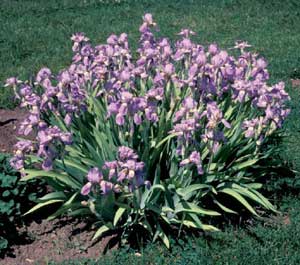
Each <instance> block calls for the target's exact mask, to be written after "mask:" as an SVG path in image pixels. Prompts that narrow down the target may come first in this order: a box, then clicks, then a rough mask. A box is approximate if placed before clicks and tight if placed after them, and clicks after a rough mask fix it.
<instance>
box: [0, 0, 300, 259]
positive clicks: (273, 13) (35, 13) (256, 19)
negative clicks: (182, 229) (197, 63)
mask: <svg viewBox="0 0 300 265" xmlns="http://www.w3.org/2000/svg"><path fill="white" fill-rule="evenodd" d="M103 2H105V3H103ZM146 12H150V13H152V14H153V16H154V19H155V20H156V22H157V23H158V25H159V29H160V31H159V32H157V35H160V36H167V37H169V38H171V39H173V40H175V39H176V38H177V37H178V36H176V33H177V32H179V31H180V29H181V28H190V29H192V30H194V31H195V32H197V35H196V36H195V38H194V39H195V40H196V41H198V42H200V43H202V44H203V45H207V44H209V43H211V42H216V43H218V44H219V45H220V47H221V48H224V49H228V48H230V47H232V46H233V45H234V42H235V41H236V40H246V41H248V42H249V43H250V44H251V45H252V46H253V50H254V51H256V52H258V53H260V54H261V55H263V56H264V57H265V58H267V60H268V62H269V66H268V69H269V70H270V75H271V80H270V82H272V83H274V82H278V81H280V80H283V81H284V82H286V86H287V90H288V92H289V93H290V95H291V97H292V101H291V102H290V107H291V114H290V116H289V118H288V120H287V122H286V123H285V129H286V130H285V134H286V136H285V137H284V140H283V143H281V150H282V152H281V156H282V159H283V160H285V161H287V162H288V163H289V164H290V165H291V166H292V167H293V169H294V170H296V171H300V144H299V139H300V87H298V88H292V87H291V81H290V80H291V78H299V79H300V51H299V50H300V1H299V0H290V1H280V0H274V1H272V0H265V1H263V0H254V1H246V0H240V1H238V0H223V1H221V0H215V1H207V0H202V1H200V0H199V1H196V0H194V1H191V0H181V1H174V0H165V1H156V0H150V1H145V0H136V1H130V0H124V1H122V0H120V3H116V2H115V1H105V0H103V1H100V0H77V1H74V0H47V1H46V0H39V1H36V0H35V1H34V0H19V1H16V0H1V1H0V23H1V24H0V25H1V30H0V108H1V107H13V106H14V104H13V101H12V93H11V91H9V90H8V89H4V88H2V87H3V84H4V81H5V79H6V78H7V77H10V76H16V75H17V76H18V77H19V78H20V79H28V78H29V77H31V76H33V75H35V74H36V72H37V71H38V70H39V68H41V67H43V66H47V67H49V68H50V69H52V71H53V72H54V73H55V72H57V71H59V70H60V69H62V68H64V67H67V66H68V64H70V61H71V57H72V52H71V41H70V37H71V35H72V34H73V33H74V32H85V33H86V35H87V36H88V37H89V38H90V39H91V40H92V42H93V43H94V44H96V43H103V42H104V41H105V40H106V38H107V37H108V36H109V35H110V34H111V33H115V34H120V33H122V32H126V33H128V35H129V41H130V44H131V46H132V48H133V50H135V49H136V48H137V40H138V37H139V32H138V27H139V25H140V23H141V17H142V15H143V14H144V13H146ZM298 175H299V174H298V173H296V177H295V178H294V179H286V178H285V176H284V173H283V176H282V179H281V181H279V182H278V183H279V184H278V185H280V186H282V187H285V190H284V192H285V193H286V196H285V197H284V199H283V200H281V201H280V202H276V203H279V205H280V207H281V209H282V210H286V211H287V212H289V213H290V219H291V224H290V225H276V224H273V225H271V226H269V225H268V226H266V227H265V226H263V225H262V224H257V225H253V226H250V227H248V228H247V229H234V228H228V229H227V230H226V231H224V232H222V233H217V234H215V235H213V236H212V238H205V239H204V238H201V239H196V240H194V241H191V243H189V244H186V246H185V247H183V248H180V247H175V249H173V251H172V252H171V253H170V252H168V251H166V250H165V249H164V248H163V247H160V246H159V245H155V246H149V247H147V248H146V249H145V250H144V253H143V254H142V257H136V256H135V255H134V253H130V252H129V253H127V252H126V254H125V250H124V251H123V250H122V251H118V252H116V253H114V254H113V255H111V256H107V257H105V258H104V259H102V261H101V262H99V263H98V262H97V263H96V262H95V261H78V262H77V263H76V262H74V263H68V262H67V263H65V264H300V260H299V259H300V254H299V253H298V252H299V250H298V249H299V242H300V215H299V212H300V202H299V199H298V198H299V194H300V193H299V187H298V186H300V181H299V178H298ZM289 188H291V189H293V192H294V195H296V197H291V195H290V194H289V193H290V192H289ZM297 196H298V197H297Z"/></svg>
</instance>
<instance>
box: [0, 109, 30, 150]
mask: <svg viewBox="0 0 300 265" xmlns="http://www.w3.org/2000/svg"><path fill="white" fill-rule="evenodd" d="M27 115H28V112H27V111H26V110H23V109H20V108H16V109H14V110H6V109H0V152H2V153H12V151H13V146H14V144H15V143H16V142H17V138H16V136H17V130H18V127H19V124H20V123H21V122H22V121H23V120H24V119H25V118H26V116H27Z"/></svg>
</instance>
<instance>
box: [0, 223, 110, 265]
mask: <svg viewBox="0 0 300 265" xmlns="http://www.w3.org/2000/svg"><path fill="white" fill-rule="evenodd" d="M22 232H23V233H24V234H25V239H23V241H24V242H15V245H14V246H12V251H11V253H9V254H8V256H6V257H5V258H4V259H3V260H1V261H0V264H1V265H29V264H40V265H44V264H48V262H49V261H50V260H51V261H57V262H62V261H64V260H68V259H78V258H93V259H96V258H98V257H99V256H100V255H101V254H102V253H103V251H104V249H105V246H107V244H108V242H109V240H110V239H112V237H106V238H104V239H103V240H101V241H99V242H96V243H95V242H93V241H92V240H91V239H92V237H93V235H94V233H95V231H91V229H90V228H89V229H87V227H86V223H84V222H78V221H74V220H72V219H69V218H63V219H60V220H54V221H46V220H44V221H42V222H41V223H36V222H33V223H32V224H31V225H30V226H28V227H26V228H22V229H20V233H22Z"/></svg>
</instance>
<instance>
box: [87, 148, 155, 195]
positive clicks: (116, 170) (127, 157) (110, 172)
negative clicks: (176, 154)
mask: <svg viewBox="0 0 300 265" xmlns="http://www.w3.org/2000/svg"><path fill="white" fill-rule="evenodd" d="M104 173H105V174H104ZM87 179H88V182H87V183H86V184H85V185H84V186H83V187H82V189H81V194H82V195H88V194H89V193H90V192H91V191H92V190H94V191H95V192H96V193H97V192H98V191H99V189H100V191H101V194H107V193H109V192H110V191H113V192H116V193H119V192H128V191H129V192H132V191H133V190H134V189H136V188H138V187H140V186H142V185H146V186H147V187H149V185H150V183H149V181H144V163H143V162H138V155H137V154H136V153H135V152H134V151H133V150H132V149H131V148H128V147H126V146H121V147H119V149H118V158H117V160H115V161H109V162H105V163H104V165H103V166H102V171H101V170H100V169H99V168H97V167H95V168H92V169H91V170H90V171H89V172H88V175H87Z"/></svg>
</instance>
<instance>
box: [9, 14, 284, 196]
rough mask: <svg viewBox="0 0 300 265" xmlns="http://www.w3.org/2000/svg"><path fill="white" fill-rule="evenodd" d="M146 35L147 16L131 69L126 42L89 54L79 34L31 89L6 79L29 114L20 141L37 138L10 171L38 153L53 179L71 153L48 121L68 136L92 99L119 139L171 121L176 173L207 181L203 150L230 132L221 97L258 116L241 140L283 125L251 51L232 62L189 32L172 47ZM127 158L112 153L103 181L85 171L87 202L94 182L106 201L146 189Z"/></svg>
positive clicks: (113, 41)
mask: <svg viewBox="0 0 300 265" xmlns="http://www.w3.org/2000/svg"><path fill="white" fill-rule="evenodd" d="M153 29H154V30H157V25H156V23H155V22H154V20H153V17H152V15H151V14H145V15H144V17H143V24H142V25H141V26H140V28H139V31H140V34H141V36H140V40H139V48H138V50H137V52H138V55H139V56H138V58H137V59H136V60H134V59H133V56H132V52H131V50H130V48H129V43H128V36H127V34H125V33H122V34H121V35H119V36H117V35H114V34H113V35H111V36H110V37H109V38H108V39H107V42H106V44H101V45H97V46H92V45H91V43H90V42H89V39H88V38H87V37H86V36H85V35H84V34H83V33H77V34H75V35H73V36H72V38H71V39H72V41H73V47H72V50H73V52H74V56H73V60H72V64H71V65H70V67H68V68H67V69H65V70H63V71H61V72H60V73H59V74H58V75H57V76H54V75H53V74H52V73H51V71H50V70H49V69H47V68H43V69H41V70H40V72H39V73H38V74H37V77H36V79H35V82H34V83H32V84H30V83H29V82H21V81H19V80H18V79H17V78H10V79H8V80H7V85H11V86H13V88H14V90H15V91H16V94H17V97H19V98H20V100H21V106H22V107H26V108H28V109H29V110H30V115H29V116H28V118H27V119H26V120H25V121H24V122H23V123H22V125H21V128H20V133H22V134H24V135H28V134H29V133H31V132H32V131H34V132H35V134H36V141H35V142H32V143H30V142H29V141H21V142H19V143H18V144H17V145H16V153H15V157H14V158H13V159H12V161H11V163H12V165H13V166H14V167H15V168H17V169H19V170H20V169H22V168H23V166H24V158H25V154H27V153H30V152H32V151H37V154H38V156H40V157H41V158H43V161H44V162H43V168H44V169H45V170H50V169H51V168H52V162H53V160H54V159H55V158H56V156H57V148H56V146H57V144H62V145H70V144H71V143H72V132H65V131H62V129H61V128H58V127H55V126H52V125H51V124H49V121H48V122H47V121H46V120H47V117H48V116H49V115H50V114H53V113H54V114H55V115H56V116H58V117H61V118H62V119H63V120H64V123H65V125H67V127H68V126H69V125H70V124H72V122H73V120H74V119H76V117H77V116H78V115H80V114H81V113H84V112H85V111H87V110H88V107H89V97H94V98H97V99H101V100H102V101H103V102H105V103H106V110H107V113H106V118H107V119H111V120H113V121H114V122H115V124H116V126H117V127H118V129H119V131H120V132H121V133H128V132H130V135H132V134H133V132H134V131H135V130H136V129H137V128H140V127H141V126H145V125H146V124H147V125H149V126H154V127H155V126H157V124H159V122H160V117H161V114H162V113H164V112H168V113H170V115H169V116H168V117H169V118H170V119H172V128H171V130H169V131H168V132H167V134H168V133H169V134H174V135H175V136H176V137H175V145H176V147H177V152H176V153H177V155H178V156H179V158H180V161H181V163H180V165H181V166H186V165H192V166H195V167H196V168H197V172H198V174H203V173H204V172H203V168H202V163H203V161H202V160H201V154H200V152H199V149H200V146H201V145H202V146H203V145H206V146H207V148H208V149H209V151H210V152H211V153H212V154H214V153H216V152H217V151H218V148H219V146H220V144H221V143H223V142H226V137H225V134H224V132H225V131H226V130H230V128H231V124H230V123H231V121H228V120H226V119H225V113H224V112H225V111H226V110H224V109H222V102H223V101H224V100H225V99H226V98H228V97H229V98H230V99H231V105H234V106H240V107H239V108H243V106H250V107H251V109H254V110H255V112H252V113H254V114H251V115H250V114H249V117H248V118H247V119H245V120H244V121H243V123H242V127H243V129H244V135H245V137H247V138H255V139H256V140H257V139H259V141H260V142H261V141H262V139H263V138H264V137H265V136H266V135H268V134H270V133H271V132H272V131H273V130H275V129H277V128H279V127H281V126H282V122H283V121H284V119H285V118H286V116H287V115H288V113H289V110H288V109H287V108H286V107H285V102H286V101H287V100H288V99H289V96H288V94H287V93H286V92H285V90H284V83H282V82H281V83H279V84H276V85H274V86H268V85H267V81H268V79H269V73H268V70H267V68H266V67H267V62H266V60H265V59H263V58H261V57H259V56H258V55H257V54H253V53H251V52H249V51H247V49H248V48H249V47H250V45H248V44H247V43H246V42H237V43H236V45H235V47H234V48H235V49H237V50H238V51H239V56H237V57H234V56H231V55H229V54H228V52H227V51H225V50H222V49H220V48H219V47H218V46H217V45H216V44H214V43H213V44H211V45H209V47H208V48H205V47H203V46H202V45H200V44H197V43H195V42H193V41H192V36H193V35H195V33H194V32H193V31H191V30H188V29H183V30H181V32H180V33H179V34H178V35H179V36H180V39H179V40H178V41H177V42H176V43H175V45H174V46H172V44H171V42H170V41H169V40H168V39H167V38H160V39H158V38H156V37H155V35H154V33H153V32H154V31H153ZM38 91H42V92H41V93H38ZM164 117H165V116H164ZM125 149H126V147H121V148H120V149H119V160H117V161H113V162H106V163H105V165H103V168H102V170H108V171H109V177H108V179H107V180H104V178H103V174H102V173H101V171H100V169H97V168H96V169H92V170H91V171H90V173H89V175H88V180H89V182H88V184H86V185H85V186H84V189H83V191H82V192H83V193H84V194H87V193H89V191H90V189H91V188H92V186H93V185H94V183H100V186H101V191H102V192H103V193H106V192H107V191H108V190H115V191H117V190H118V188H117V187H118V185H120V183H123V182H124V180H126V181H127V180H128V181H129V180H130V181H129V182H130V186H132V187H133V186H139V185H141V184H142V183H143V181H142V179H141V175H142V174H141V172H142V171H143V163H142V162H137V157H136V155H135V154H134V153H132V154H131V155H127V156H124V157H123V153H124V152H125V153H126V152H127V151H128V150H127V149H126V150H127V151H125ZM120 150H121V151H120ZM128 152H129V151H128ZM131 152H133V151H132V150H131ZM111 179H113V180H114V182H112V181H111ZM133 180H134V181H133ZM101 183H102V184H101ZM116 183H118V184H116ZM116 186H117V187H116Z"/></svg>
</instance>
